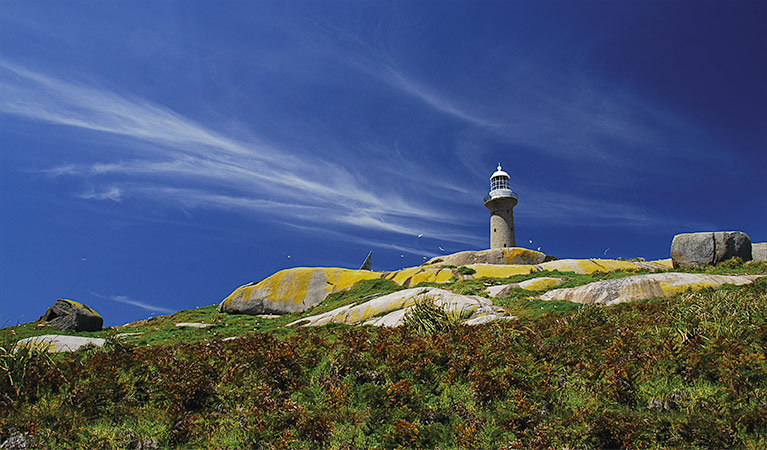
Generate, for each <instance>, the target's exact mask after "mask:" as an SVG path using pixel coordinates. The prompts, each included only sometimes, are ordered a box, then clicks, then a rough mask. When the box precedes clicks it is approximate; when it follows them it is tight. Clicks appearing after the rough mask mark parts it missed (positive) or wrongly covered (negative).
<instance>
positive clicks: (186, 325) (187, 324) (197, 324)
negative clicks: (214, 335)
mask: <svg viewBox="0 0 767 450" xmlns="http://www.w3.org/2000/svg"><path fill="white" fill-rule="evenodd" d="M176 326H177V327H179V328H208V327H212V326H213V324H212V323H201V322H179V323H177V324H176Z"/></svg>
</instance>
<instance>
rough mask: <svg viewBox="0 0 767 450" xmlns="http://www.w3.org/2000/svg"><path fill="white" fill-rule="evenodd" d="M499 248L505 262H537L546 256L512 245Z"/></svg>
mask: <svg viewBox="0 0 767 450" xmlns="http://www.w3.org/2000/svg"><path fill="white" fill-rule="evenodd" d="M501 250H502V251H503V256H504V258H506V264H538V263H539V262H541V261H543V259H545V258H546V255H544V254H543V253H541V252H537V251H535V250H529V249H526V248H520V247H513V248H504V249H501Z"/></svg>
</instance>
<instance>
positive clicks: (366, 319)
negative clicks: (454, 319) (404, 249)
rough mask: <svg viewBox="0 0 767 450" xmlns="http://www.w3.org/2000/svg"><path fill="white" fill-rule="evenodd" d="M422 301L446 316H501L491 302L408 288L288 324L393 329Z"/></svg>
mask: <svg viewBox="0 0 767 450" xmlns="http://www.w3.org/2000/svg"><path fill="white" fill-rule="evenodd" d="M425 299H432V300H433V301H434V304H435V305H437V306H440V307H442V308H443V309H444V310H445V311H446V312H448V313H454V314H461V313H463V312H469V311H471V312H480V314H482V315H490V314H499V313H501V312H502V310H501V311H499V308H496V307H493V304H492V302H491V301H490V300H488V299H486V298H483V297H478V296H473V295H461V294H456V293H455V292H450V291H446V290H444V289H438V288H433V287H428V288H411V289H404V290H402V291H397V292H392V293H391V294H386V295H381V296H379V297H376V298H374V299H371V300H368V301H366V302H363V303H360V304H358V305H357V304H350V305H345V306H341V307H340V308H336V309H334V310H331V311H328V312H326V313H323V314H318V315H315V316H309V317H305V318H303V319H299V320H297V321H295V322H292V323H290V324H288V326H291V325H302V326H320V325H325V324H328V323H345V324H348V325H359V324H363V325H374V326H385V327H396V326H400V325H402V324H403V321H404V318H405V315H406V314H407V312H408V310H409V309H410V308H411V307H413V305H415V304H416V302H418V301H420V300H425ZM478 315H479V314H478Z"/></svg>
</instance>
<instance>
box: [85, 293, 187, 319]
mask: <svg viewBox="0 0 767 450" xmlns="http://www.w3.org/2000/svg"><path fill="white" fill-rule="evenodd" d="M89 292H90V291H89ZM90 294H91V295H93V296H95V297H98V298H101V299H104V300H111V301H114V302H118V303H123V304H126V305H131V306H135V307H137V308H141V309H145V310H147V311H152V312H159V313H164V314H173V313H174V312H176V311H174V310H172V309H169V308H163V307H162V306H157V305H151V304H149V303H146V302H142V301H140V300H135V299H132V298H130V297H128V296H127V295H101V294H97V293H95V292H90Z"/></svg>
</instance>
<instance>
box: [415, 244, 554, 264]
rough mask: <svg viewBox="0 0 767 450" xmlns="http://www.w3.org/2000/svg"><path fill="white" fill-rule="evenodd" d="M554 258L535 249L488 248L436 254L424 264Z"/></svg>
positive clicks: (525, 260)
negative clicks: (442, 254) (441, 254)
mask: <svg viewBox="0 0 767 450" xmlns="http://www.w3.org/2000/svg"><path fill="white" fill-rule="evenodd" d="M553 259H556V258H554V257H552V256H546V255H545V254H543V253H541V252H536V251H535V250H528V249H526V248H521V247H510V248H492V249H490V250H480V251H466V252H458V253H453V254H451V255H444V256H437V257H435V258H432V259H430V260H428V261H426V264H425V265H431V264H439V265H450V266H466V265H469V264H540V263H542V262H545V261H551V260H553Z"/></svg>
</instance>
